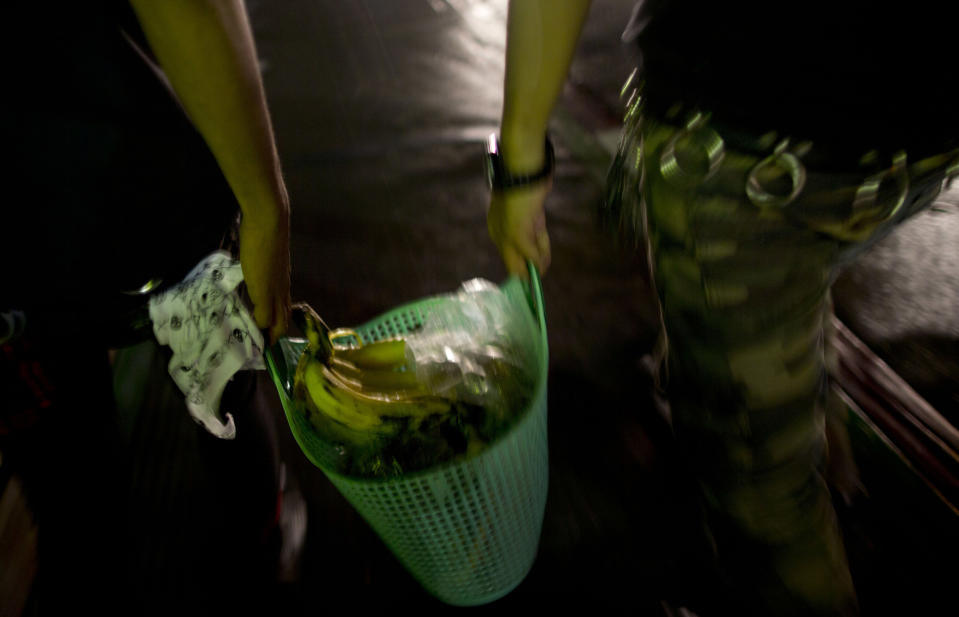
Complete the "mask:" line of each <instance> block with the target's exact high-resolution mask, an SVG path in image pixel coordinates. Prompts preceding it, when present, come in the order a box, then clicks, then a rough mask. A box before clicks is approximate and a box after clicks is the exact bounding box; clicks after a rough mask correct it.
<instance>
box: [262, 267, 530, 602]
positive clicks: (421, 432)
mask: <svg viewBox="0 0 959 617" xmlns="http://www.w3.org/2000/svg"><path fill="white" fill-rule="evenodd" d="M495 289H496V291H499V292H501V297H503V298H506V301H507V302H512V304H511V305H510V306H512V307H521V308H520V309H519V311H518V312H520V313H523V314H522V315H520V316H521V317H522V318H523V319H521V320H520V321H519V323H523V324H528V330H529V331H528V332H526V334H527V335H528V336H519V337H515V336H513V337H511V340H512V341H513V343H514V344H515V343H516V341H520V342H519V343H518V344H519V345H520V346H521V347H522V348H521V349H517V350H515V351H517V352H518V353H517V354H516V355H515V357H519V358H522V359H523V362H524V364H526V365H527V366H525V367H524V368H525V370H524V371H519V372H516V371H512V370H509V369H510V367H509V366H505V368H504V359H503V356H504V355H505V354H503V353H501V352H502V350H501V349H498V348H497V350H494V351H493V352H489V353H486V352H484V353H485V355H483V356H482V357H479V358H477V357H475V356H474V357H470V358H466V359H462V360H457V362H458V363H457V365H456V369H457V370H455V371H453V372H454V373H455V375H454V377H457V376H458V377H460V379H459V380H458V381H457V380H456V379H453V380H452V381H451V380H450V379H449V377H450V371H449V370H448V369H449V368H450V367H449V366H446V367H445V369H446V370H445V371H444V370H439V371H437V370H434V372H433V373H432V374H430V375H427V377H426V378H424V376H423V374H422V371H420V370H417V371H416V374H414V372H413V371H412V369H410V368H409V366H410V364H409V361H410V357H411V356H413V355H414V354H413V353H411V350H412V351H416V352H417V353H419V354H420V356H419V360H420V361H421V364H429V363H428V362H422V360H423V358H426V357H427V356H429V353H428V352H430V349H426V351H424V350H423V339H422V337H421V336H420V335H421V334H425V330H427V329H428V328H429V326H430V324H432V323H434V322H435V318H436V317H437V316H438V315H440V314H441V313H443V312H444V311H445V312H447V313H448V312H449V311H448V309H449V308H450V307H451V303H453V302H455V297H454V296H452V295H450V296H436V297H432V298H427V299H424V300H420V301H418V302H412V303H410V304H407V305H404V306H401V307H399V308H396V309H394V310H392V311H390V312H388V313H386V314H384V315H382V316H380V317H378V318H376V319H373V320H372V321H370V322H368V323H366V324H364V325H362V326H359V327H356V328H353V329H349V330H336V331H330V330H328V329H327V328H326V327H325V325H324V324H322V321H321V320H319V318H318V317H317V316H315V314H314V315H313V319H312V320H310V319H308V320H306V321H312V322H313V323H312V325H311V324H309V323H308V324H307V327H306V328H305V330H307V334H308V336H307V339H306V340H304V339H292V338H284V339H280V340H279V341H278V342H277V344H276V345H274V346H273V348H272V349H270V350H268V352H267V354H266V355H267V364H268V367H269V370H270V373H271V375H272V377H273V380H274V382H275V384H276V387H277V390H278V391H279V395H280V399H281V401H282V403H283V408H284V410H285V412H286V417H287V420H288V421H289V424H290V428H291V430H292V432H293V435H294V436H295V438H296V440H297V442H298V444H299V445H300V448H301V449H302V450H303V452H304V454H305V455H306V456H307V458H309V460H310V461H312V462H313V463H314V464H315V465H316V466H317V467H319V468H320V469H321V470H322V471H323V472H324V474H325V475H326V476H327V477H328V478H329V479H330V481H331V482H332V483H333V484H334V485H335V486H336V488H337V489H338V490H339V491H340V492H341V493H342V494H343V495H344V496H345V497H346V499H347V500H348V501H349V502H350V503H351V504H352V505H353V507H354V508H356V510H357V511H358V512H359V513H360V515H361V516H362V517H363V518H364V519H365V520H366V521H367V522H368V523H369V524H370V526H371V527H372V528H373V529H374V530H375V531H376V533H377V534H378V535H379V536H380V538H381V539H382V540H383V542H384V543H385V544H386V545H387V546H388V547H389V548H390V550H391V551H392V552H393V554H394V555H395V556H396V557H397V558H398V560H399V561H400V562H401V563H402V564H403V565H404V567H406V569H407V570H408V571H409V572H410V573H411V574H412V575H413V576H414V577H415V578H416V579H417V580H418V581H419V582H420V583H421V584H422V585H423V587H424V588H425V589H426V590H427V591H429V592H430V593H431V594H433V595H434V596H435V597H437V598H438V599H440V600H442V601H443V602H446V603H448V604H452V605H458V606H471V605H479V604H485V603H488V602H492V601H494V600H496V599H498V598H501V597H502V596H504V595H506V594H508V593H509V592H510V591H511V590H513V589H514V588H515V587H516V586H517V585H519V583H520V582H522V580H523V579H524V578H525V576H526V575H527V573H528V572H529V570H530V568H531V567H532V565H533V562H534V560H535V558H536V553H537V549H538V545H539V538H540V532H541V529H542V523H543V515H544V511H545V507H546V493H547V485H548V450H547V432H546V378H547V368H548V367H547V365H548V362H547V357H548V350H547V337H546V323H545V315H544V310H543V296H542V288H541V286H540V281H539V277H538V275H537V273H536V271H535V270H534V269H533V268H532V267H531V268H530V282H529V283H528V284H527V283H525V282H522V281H520V280H519V279H518V278H515V277H511V278H510V279H509V280H507V281H506V282H505V283H504V284H502V285H501V286H499V287H498V288H495ZM454 308H455V307H454ZM513 313H514V316H515V315H516V313H517V311H515V310H514V311H513ZM307 317H309V315H307ZM524 320H525V321H524ZM496 327H498V326H496ZM523 327H524V328H526V327H527V325H524V326H523ZM418 336H420V338H417V337H418ZM434 338H435V337H434ZM404 343H406V349H405V350H404V348H403V344H404ZM414 343H416V344H417V345H419V347H418V348H416V349H413V348H414V347H415V346H414ZM446 343H447V345H446V346H445V347H444V352H443V353H444V354H445V356H446V357H453V356H455V355H456V353H458V352H461V351H462V349H457V348H456V346H455V344H453V343H450V341H449V337H447V340H446ZM490 347H495V346H490V345H484V346H483V347H482V349H489V348H490ZM397 354H400V355H399V357H397ZM433 355H434V356H436V354H433ZM440 355H443V354H440ZM461 355H462V356H464V357H465V356H466V355H467V354H465V353H463V354H461ZM467 360H468V361H467ZM421 364H417V369H419V368H422V367H421ZM467 365H469V366H471V367H472V368H470V369H469V370H461V369H463V366H467ZM430 366H432V367H433V368H434V369H435V368H436V367H437V366H439V365H438V364H437V363H435V362H434V363H432V364H430ZM358 367H359V370H357V368H358ZM364 367H365V368H367V369H372V370H367V371H364V370H363V369H364ZM390 367H392V369H393V370H391V369H390ZM397 367H402V368H401V369H400V370H396V369H397ZM477 367H478V368H477ZM441 368H443V367H441ZM484 371H485V372H484ZM477 374H479V375H481V376H483V377H484V378H485V380H486V381H489V380H496V383H495V384H494V387H493V388H489V387H486V386H489V383H485V382H484V379H480V380H479V382H483V383H478V382H477V380H476V375H477ZM504 375H505V376H506V378H504V377H503V376H504ZM514 375H525V376H524V377H521V378H518V381H517V380H514V379H512V378H511V377H512V376H514ZM439 378H445V380H446V382H447V383H446V384H445V386H446V387H445V389H443V387H438V386H437V384H438V383H439V382H440V381H443V379H439ZM431 380H432V381H431ZM430 381H431V383H430V384H429V386H430V387H429V388H427V387H426V386H425V385H424V384H425V382H430ZM450 383H452V384H453V386H455V387H451V386H450ZM440 386H443V384H440ZM481 386H482V387H481ZM438 392H439V394H438ZM484 393H485V394H484ZM491 395H495V396H491ZM484 397H485V398H484Z"/></svg>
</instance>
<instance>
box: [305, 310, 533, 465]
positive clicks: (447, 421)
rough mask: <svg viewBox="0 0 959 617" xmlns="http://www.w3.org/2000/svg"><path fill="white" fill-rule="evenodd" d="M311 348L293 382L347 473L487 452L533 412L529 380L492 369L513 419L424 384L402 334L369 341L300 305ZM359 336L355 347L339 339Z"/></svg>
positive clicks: (315, 425)
mask: <svg viewBox="0 0 959 617" xmlns="http://www.w3.org/2000/svg"><path fill="white" fill-rule="evenodd" d="M293 318H294V322H295V323H296V324H297V325H298V326H299V328H300V329H301V330H302V331H303V332H304V334H305V335H306V339H307V346H306V348H305V349H304V351H303V353H302V355H301V356H300V358H299V362H298V364H297V367H296V372H295V373H294V377H293V398H294V400H296V401H298V402H299V404H300V405H301V407H302V408H303V410H304V412H305V413H306V415H307V417H308V419H309V420H310V423H311V425H312V426H313V428H314V429H315V430H316V433H317V434H318V435H319V436H320V437H322V438H323V439H324V440H325V441H326V442H328V443H329V444H331V445H333V446H334V449H335V450H336V451H337V452H338V453H339V454H340V456H339V457H338V458H337V462H336V464H337V465H338V467H339V468H340V469H339V470H340V471H341V472H343V473H347V474H351V475H359V476H375V477H390V476H395V475H398V474H402V473H407V472H411V471H416V470H421V469H426V468H428V467H431V466H433V465H437V464H441V463H444V462H448V461H451V460H455V459H458V458H461V457H467V458H468V457H471V456H474V455H476V454H478V453H479V452H481V451H482V450H483V449H485V448H486V447H487V446H488V445H489V444H490V443H491V442H492V441H494V440H495V439H496V438H497V437H498V436H499V435H500V434H502V433H503V432H504V431H505V430H506V429H507V428H508V427H509V425H510V423H511V421H512V420H514V419H515V418H514V416H515V412H516V411H518V410H521V409H523V408H525V406H526V403H527V402H528V400H527V399H526V398H524V396H526V394H527V393H528V392H530V391H531V390H530V388H529V387H527V385H526V384H525V383H520V381H522V380H523V379H524V378H525V376H524V375H523V374H521V373H517V372H516V371H511V370H507V368H506V367H500V366H498V364H497V362H496V361H495V360H491V362H490V364H489V365H487V366H486V367H485V368H486V370H487V372H488V373H489V374H490V375H495V376H497V379H498V380H499V383H500V385H502V386H504V388H505V392H506V394H507V396H506V397H505V399H506V400H508V401H509V403H510V404H509V405H508V407H509V408H510V410H511V411H512V415H510V414H506V413H504V411H503V410H502V409H497V408H495V407H494V408H489V409H488V408H487V407H486V406H484V405H479V404H476V403H471V402H468V401H466V400H460V399H458V398H457V397H456V395H455V394H454V393H452V392H450V393H446V394H444V395H443V396H439V395H437V394H434V393H433V392H431V391H430V390H429V389H428V388H427V387H426V386H425V385H424V384H423V383H422V382H420V381H419V380H418V379H417V375H416V370H415V369H414V368H413V367H412V366H411V364H410V363H409V362H408V359H407V354H406V341H405V340H404V339H403V338H402V337H395V338H391V339H385V340H381V341H376V342H371V343H366V344H364V343H362V342H361V340H360V337H359V336H358V335H356V334H355V333H354V332H352V331H351V330H336V331H331V330H330V328H329V327H328V326H327V325H326V323H324V321H323V320H322V319H321V318H320V316H319V315H317V314H316V312H315V311H314V310H313V309H312V308H311V307H310V306H309V305H307V304H302V303H300V304H297V305H295V306H294V307H293ZM350 335H352V337H351V338H352V339H353V341H355V344H354V345H350V346H338V345H335V344H334V341H339V340H343V339H345V338H347V337H349V336H350Z"/></svg>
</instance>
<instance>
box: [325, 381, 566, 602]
mask: <svg viewBox="0 0 959 617" xmlns="http://www.w3.org/2000/svg"><path fill="white" fill-rule="evenodd" d="M548 467H549V461H548V448H547V440H546V400H545V397H541V398H540V399H538V401H537V402H536V404H534V406H533V409H531V410H530V413H528V414H527V415H526V416H525V417H524V418H523V420H522V421H521V422H520V424H519V425H517V426H516V427H515V428H514V430H513V431H511V432H510V433H509V434H508V435H507V436H506V437H505V438H503V439H501V440H500V441H498V442H497V443H496V444H495V445H493V446H492V447H491V448H490V449H489V450H487V451H486V452H484V453H482V454H480V455H479V456H476V457H474V458H472V459H468V460H466V461H464V462H461V463H455V464H452V465H448V466H446V467H444V468H441V469H438V470H434V471H428V472H425V473H419V474H415V475H412V476H401V477H399V478H395V479H391V480H389V481H386V482H369V481H360V480H356V479H353V478H348V477H344V476H340V475H338V474H335V473H327V476H328V477H329V478H330V481H331V482H332V483H333V484H334V485H335V486H336V487H337V488H338V489H339V490H340V492H341V493H342V494H343V495H344V496H345V497H346V498H347V499H348V500H349V501H350V503H351V504H352V505H353V506H354V507H355V508H356V510H357V511H358V512H359V513H360V515H361V516H363V518H364V519H365V520H366V521H367V522H368V523H369V524H370V526H371V527H372V528H373V529H374V530H375V531H376V533H377V534H378V535H379V536H380V538H381V539H382V540H383V542H384V543H385V544H386V545H387V546H388V547H389V548H390V550H391V551H392V552H393V554H394V555H395V556H396V557H397V559H399V561H400V562H401V563H402V564H403V565H404V567H406V569H407V570H408V571H409V572H410V573H411V574H412V575H413V576H414V577H415V578H416V579H417V580H418V581H419V582H420V584H422V585H423V587H424V588H426V589H427V590H428V591H429V592H430V593H432V594H433V595H435V596H436V597H437V598H439V599H440V600H443V601H444V602H447V603H449V604H454V605H460V606H470V605H478V604H484V603H487V602H491V601H493V600H495V599H497V598H500V597H502V596H504V595H506V594H507V593H509V592H510V591H511V590H512V589H514V588H515V587H516V586H517V585H518V584H519V583H520V582H522V580H523V578H524V577H525V576H526V574H527V573H528V572H529V570H530V568H531V567H532V565H533V562H534V561H535V558H536V551H537V548H538V545H539V538H540V532H541V529H542V522H543V513H544V511H545V508H546V493H547V485H548V482H549V479H548Z"/></svg>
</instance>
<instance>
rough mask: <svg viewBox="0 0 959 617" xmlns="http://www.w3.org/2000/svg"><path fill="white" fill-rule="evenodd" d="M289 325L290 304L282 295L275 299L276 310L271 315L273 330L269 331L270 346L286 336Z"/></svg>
mask: <svg viewBox="0 0 959 617" xmlns="http://www.w3.org/2000/svg"><path fill="white" fill-rule="evenodd" d="M289 324H290V303H289V298H286V297H283V296H282V295H281V296H280V297H279V298H278V299H277V302H276V309H275V310H274V314H273V328H272V330H270V339H271V340H270V344H273V343H275V342H276V341H277V340H278V339H279V338H280V337H281V336H283V335H284V334H286V332H287V329H288V328H289Z"/></svg>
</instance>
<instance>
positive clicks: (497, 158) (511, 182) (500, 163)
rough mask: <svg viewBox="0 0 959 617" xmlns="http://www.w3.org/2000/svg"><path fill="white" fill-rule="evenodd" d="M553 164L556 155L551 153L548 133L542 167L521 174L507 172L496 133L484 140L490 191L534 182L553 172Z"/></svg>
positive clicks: (551, 147)
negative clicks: (532, 171) (529, 172)
mask: <svg viewBox="0 0 959 617" xmlns="http://www.w3.org/2000/svg"><path fill="white" fill-rule="evenodd" d="M555 164H556V157H555V154H554V153H553V143H552V142H551V141H550V139H549V136H548V135H547V136H546V143H545V145H544V156H543V167H542V168H541V169H540V170H538V171H536V172H534V173H531V174H523V175H514V174H511V173H510V172H509V169H508V168H507V166H506V163H505V162H504V160H503V153H502V152H500V149H499V139H498V138H497V137H496V133H493V134H492V135H490V136H489V139H487V141H486V178H487V182H488V183H489V187H490V190H492V191H502V190H505V189H511V188H516V187H520V186H528V185H530V184H536V183H537V182H540V181H542V180H545V179H546V178H549V177H550V176H551V175H552V174H553V167H554V166H555Z"/></svg>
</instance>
